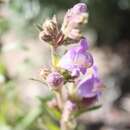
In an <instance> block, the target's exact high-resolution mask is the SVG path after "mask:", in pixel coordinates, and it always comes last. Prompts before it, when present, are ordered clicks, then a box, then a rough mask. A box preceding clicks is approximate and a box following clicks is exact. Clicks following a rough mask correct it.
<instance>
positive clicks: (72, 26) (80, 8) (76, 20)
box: [61, 3, 88, 40]
mask: <svg viewBox="0 0 130 130" xmlns="http://www.w3.org/2000/svg"><path fill="white" fill-rule="evenodd" d="M87 18H88V13H87V6H86V4H84V3H78V4H76V5H75V6H73V7H72V8H71V9H69V10H68V12H67V13H66V15H65V17H64V21H63V24H62V28H61V30H62V32H63V34H64V35H65V36H66V37H68V38H70V39H74V40H79V39H80V38H81V36H82V35H81V33H80V29H79V27H80V26H81V25H82V24H85V23H87Z"/></svg>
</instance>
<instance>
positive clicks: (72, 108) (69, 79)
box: [39, 3, 103, 130]
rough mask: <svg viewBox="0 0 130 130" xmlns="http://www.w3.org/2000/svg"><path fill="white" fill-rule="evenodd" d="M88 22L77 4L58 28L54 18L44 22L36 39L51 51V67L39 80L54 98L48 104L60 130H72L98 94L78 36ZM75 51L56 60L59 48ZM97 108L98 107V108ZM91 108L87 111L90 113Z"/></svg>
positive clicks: (82, 40) (86, 47)
mask: <svg viewBox="0 0 130 130" xmlns="http://www.w3.org/2000/svg"><path fill="white" fill-rule="evenodd" d="M87 21H88V13H87V6H86V4H84V3H78V4H76V5H74V6H73V7H72V8H71V9H69V10H68V11H67V13H66V14H65V16H64V20H63V24H62V25H61V27H60V28H59V25H58V22H57V20H56V17H53V18H52V19H49V20H46V21H45V22H44V23H43V26H42V27H43V28H42V29H41V32H40V34H39V38H40V40H42V41H45V42H47V43H48V44H49V46H50V48H51V61H52V64H51V67H50V68H43V69H42V70H41V74H40V75H41V79H42V80H44V82H45V83H46V84H47V85H48V87H49V88H50V90H51V91H52V92H53V93H54V95H55V97H54V98H53V99H52V101H50V102H49V103H48V104H49V106H51V107H53V108H54V109H56V110H58V111H59V112H60V113H61V120H60V128H61V130H74V129H75V128H76V119H77V118H78V116H79V115H80V114H82V113H84V112H86V111H87V112H89V110H92V109H93V107H94V108H99V107H96V106H95V103H96V102H97V101H98V100H99V97H100V95H101V93H102V91H101V90H102V86H103V84H102V82H101V80H100V78H99V74H98V69H97V67H96V65H95V62H94V60H93V59H94V58H93V56H92V54H91V53H90V52H89V45H88V41H87V39H86V38H85V37H84V36H83V35H81V34H82V33H81V25H84V24H85V23H87ZM72 43H75V45H76V46H75V47H72V48H70V49H68V51H67V52H66V53H65V54H64V55H63V56H62V57H60V56H59V54H58V48H59V47H60V46H61V45H68V44H72ZM98 106H99V105H98ZM90 108H91V109H90Z"/></svg>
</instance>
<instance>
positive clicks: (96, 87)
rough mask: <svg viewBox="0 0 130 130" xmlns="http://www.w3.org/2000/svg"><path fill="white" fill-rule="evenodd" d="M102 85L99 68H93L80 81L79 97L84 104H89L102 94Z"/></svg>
mask: <svg viewBox="0 0 130 130" xmlns="http://www.w3.org/2000/svg"><path fill="white" fill-rule="evenodd" d="M101 85H102V84H101V80H100V79H99V75H98V72H97V67H96V66H93V67H92V68H90V70H88V71H87V73H86V75H85V78H84V79H83V80H80V81H79V83H78V85H77V87H78V95H79V96H80V97H81V98H82V99H83V102H86V103H88V104H89V103H91V102H93V101H94V100H96V99H97V98H98V96H99V95H100V94H101V89H100V88H101Z"/></svg>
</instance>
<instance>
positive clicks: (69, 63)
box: [59, 38, 93, 75]
mask: <svg viewBox="0 0 130 130" xmlns="http://www.w3.org/2000/svg"><path fill="white" fill-rule="evenodd" d="M87 49H88V44H87V40H86V39H85V38H84V39H81V40H80V42H79V45H78V46H77V47H74V48H71V49H70V50H68V52H67V53H66V54H65V55H64V56H63V57H62V58H61V60H60V62H59V66H60V67H61V68H64V69H66V70H68V71H70V72H72V75H73V74H74V75H75V74H76V75H78V74H79V72H82V73H83V74H85V73H86V70H87V68H89V67H91V66H92V65H93V57H92V55H91V54H90V53H89V52H88V51H86V50H87Z"/></svg>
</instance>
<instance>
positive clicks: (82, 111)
mask: <svg viewBox="0 0 130 130" xmlns="http://www.w3.org/2000/svg"><path fill="white" fill-rule="evenodd" d="M101 106H102V105H97V106H93V107H90V108H85V109H81V110H80V111H78V112H76V113H75V117H78V116H80V115H81V114H83V113H85V112H90V111H94V110H97V109H99V108H101Z"/></svg>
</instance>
